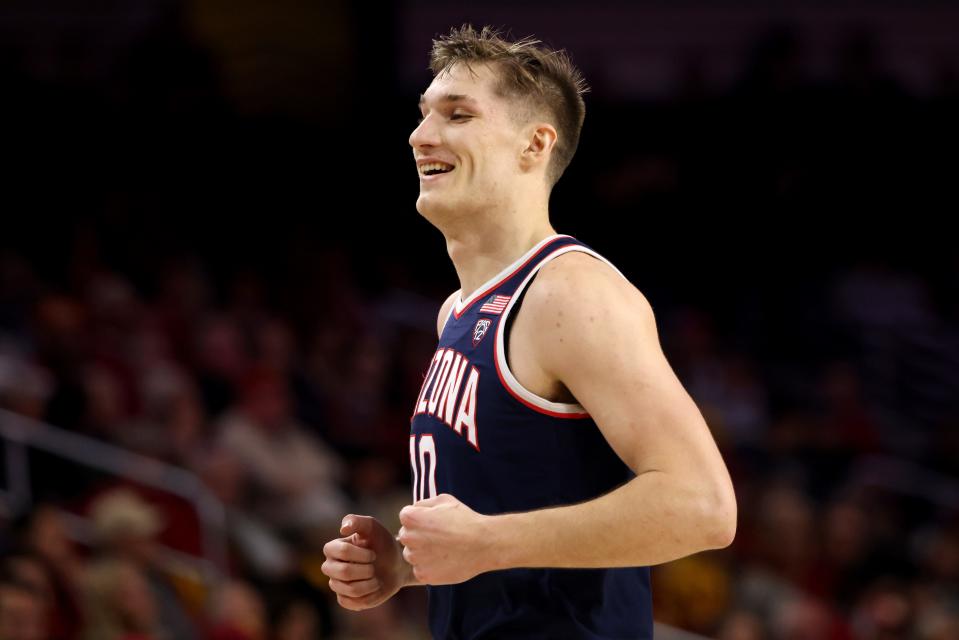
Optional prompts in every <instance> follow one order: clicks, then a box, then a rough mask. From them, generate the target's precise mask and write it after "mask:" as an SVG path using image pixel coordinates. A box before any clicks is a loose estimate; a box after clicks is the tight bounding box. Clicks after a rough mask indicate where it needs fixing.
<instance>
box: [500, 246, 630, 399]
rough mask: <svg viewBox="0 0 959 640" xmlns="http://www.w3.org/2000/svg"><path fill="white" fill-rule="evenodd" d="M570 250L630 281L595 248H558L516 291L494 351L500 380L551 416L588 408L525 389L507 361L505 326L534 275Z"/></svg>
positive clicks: (514, 392) (532, 271)
mask: <svg viewBox="0 0 959 640" xmlns="http://www.w3.org/2000/svg"><path fill="white" fill-rule="evenodd" d="M570 251H580V252H582V253H586V254H589V255H591V256H593V257H594V258H597V259H599V260H602V261H603V262H605V263H606V264H608V265H609V266H610V268H612V269H613V271H615V272H616V273H618V274H619V275H620V276H622V277H623V279H627V278H626V276H624V275H623V273H622V272H621V271H620V270H619V269H617V268H616V267H615V266H613V264H612V263H611V262H610V261H609V260H607V259H606V258H604V257H603V256H601V255H599V254H598V253H596V252H595V251H593V250H592V249H587V248H586V247H584V246H582V245H578V244H572V245H567V246H565V247H562V248H560V249H557V250H556V251H553V252H552V253H550V254H549V255H547V256H546V257H545V258H543V259H542V260H541V261H540V262H539V264H537V265H536V266H535V267H533V269H532V270H531V271H530V272H529V274H528V275H527V276H526V278H525V279H524V280H523V281H522V282H521V283H520V285H519V287H517V288H516V291H515V292H514V293H513V297H512V299H511V300H510V301H509V304H508V305H506V309H505V310H504V311H503V315H502V316H501V318H500V321H499V325H498V326H497V328H496V342H495V344H494V347H493V352H494V355H493V357H494V358H495V359H496V366H497V368H498V370H499V373H500V380H501V381H502V382H503V383H504V384H505V385H506V386H507V387H508V390H509V391H511V392H512V393H513V394H514V395H517V396H519V397H520V398H522V399H524V400H525V401H526V402H528V403H529V404H530V405H532V406H533V408H539V409H542V410H543V411H546V412H549V413H560V414H585V413H586V409H584V408H583V407H582V405H580V404H576V403H566V402H552V401H550V400H547V399H546V398H543V397H541V396H538V395H536V394H535V393H533V392H532V391H530V390H529V389H527V388H526V387H524V386H523V385H522V384H520V382H519V380H517V379H516V377H515V376H514V375H513V372H512V371H510V368H509V364H508V363H507V361H506V350H505V349H504V346H503V340H504V334H505V327H506V323H507V320H506V319H507V317H508V316H509V313H510V311H512V310H513V305H514V304H516V301H517V300H519V299H520V298H521V297H522V293H523V290H524V289H526V286H527V285H528V284H529V283H530V281H531V280H532V279H533V276H535V275H536V272H538V271H539V270H540V269H542V268H543V266H544V265H545V264H546V263H547V262H549V261H550V260H553V259H555V258H557V257H559V256H561V255H563V254H564V253H569V252H570Z"/></svg>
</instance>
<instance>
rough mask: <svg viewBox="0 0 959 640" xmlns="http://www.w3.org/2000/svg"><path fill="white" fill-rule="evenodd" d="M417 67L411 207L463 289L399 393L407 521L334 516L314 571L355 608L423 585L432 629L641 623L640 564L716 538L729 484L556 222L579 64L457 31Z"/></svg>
mask: <svg viewBox="0 0 959 640" xmlns="http://www.w3.org/2000/svg"><path fill="white" fill-rule="evenodd" d="M431 63H432V64H431V66H432V70H433V73H434V79H433V82H432V83H431V84H430V86H429V88H428V89H427V90H426V92H425V93H424V94H423V96H422V98H421V101H420V110H421V112H422V120H421V121H420V123H419V126H417V127H416V129H415V130H414V131H413V133H412V135H411V136H410V146H412V148H413V158H414V160H415V163H416V168H417V170H418V172H419V180H420V195H419V198H418V200H417V203H416V207H417V209H418V211H419V212H420V213H421V214H422V215H423V216H425V217H426V219H427V220H429V221H430V222H431V223H433V224H434V225H435V226H436V227H438V228H439V229H440V231H442V232H443V235H444V236H445V238H446V243H447V249H448V251H449V255H450V258H451V259H452V261H453V265H454V267H455V268H456V272H457V275H458V276H459V280H460V284H461V288H460V290H459V291H457V292H455V293H453V294H452V295H451V296H450V297H449V298H448V299H447V300H446V302H445V303H444V304H443V305H442V308H441V309H440V312H439V316H438V318H437V332H438V333H439V347H438V349H437V351H436V353H435V355H434V356H433V358H432V360H431V362H430V365H429V368H428V370H427V373H426V378H425V380H424V383H423V386H422V389H421V391H420V394H419V397H418V398H417V399H416V401H415V403H414V407H413V418H412V429H411V434H410V444H409V446H410V463H411V465H412V476H413V502H412V504H411V505H410V506H407V507H404V508H403V510H402V511H401V512H400V514H399V515H400V521H401V523H402V528H401V529H400V531H399V534H398V536H397V537H396V538H395V539H394V537H393V536H392V535H391V533H390V532H389V531H387V530H386V528H385V527H384V526H383V525H382V524H380V523H379V522H378V521H376V520H374V519H372V518H370V517H368V516H360V515H348V516H346V517H345V518H344V519H343V527H342V529H341V533H342V535H343V536H344V537H342V538H339V539H336V540H333V541H331V542H329V543H327V545H326V546H325V548H324V551H325V553H326V556H327V560H326V562H325V563H324V565H323V570H324V572H325V573H326V574H327V575H328V576H329V577H330V587H331V588H332V589H333V591H335V592H336V593H337V600H338V601H339V603H340V604H341V605H342V606H343V607H346V608H347V609H352V610H362V609H365V608H368V607H373V606H376V605H378V604H380V603H382V602H384V601H385V600H387V599H388V598H390V597H391V596H392V595H393V594H395V593H396V592H397V591H398V590H399V589H400V588H402V587H404V586H408V585H416V584H426V585H429V625H430V630H431V632H432V634H433V636H434V637H435V638H459V639H467V638H497V639H503V638H523V639H530V638H551V639H552V638H590V639H593V638H631V639H637V638H652V621H653V616H652V610H651V599H650V585H649V568H648V567H649V566H650V565H654V564H657V563H661V562H668V561H670V560H674V559H676V558H680V557H682V556H685V555H688V554H691V553H696V552H698V551H702V550H706V549H718V548H721V547H725V546H727V545H729V544H730V543H731V541H732V539H733V536H734V535H735V530H736V498H735V495H734V492H733V487H732V484H731V482H730V478H729V474H728V472H727V470H726V467H725V465H724V463H723V460H722V458H721V456H720V453H719V451H718V449H717V448H716V445H715V443H714V441H713V439H712V437H711V435H710V432H709V429H708V428H707V426H706V424H705V422H704V420H703V417H702V415H701V414H700V412H699V411H698V409H697V408H696V405H695V404H694V403H693V401H692V400H691V399H690V397H689V395H688V394H687V393H686V391H685V390H684V389H683V387H682V385H681V384H680V382H679V381H678V380H677V378H676V376H675V374H674V373H673V371H672V369H671V367H670V366H669V364H668V363H667V361H666V359H665V357H664V356H663V353H662V350H661V348H660V345H659V339H658V337H657V332H656V326H655V322H654V318H653V312H652V310H651V308H650V306H649V303H648V302H647V301H646V299H645V298H644V297H643V295H642V294H641V293H640V292H639V291H638V290H637V289H636V288H635V287H633V286H632V285H631V284H630V283H629V282H628V281H627V280H626V279H625V278H624V277H623V276H622V275H621V274H620V273H619V272H618V271H617V270H616V269H615V268H614V267H613V266H612V265H610V264H609V263H608V262H607V261H606V260H605V259H603V258H602V257H601V256H600V255H598V254H597V253H596V252H594V251H593V250H592V249H590V248H588V247H586V246H585V245H584V244H582V243H581V242H579V241H578V240H575V239H574V238H571V237H569V236H565V235H557V234H556V232H555V231H554V230H553V228H552V227H551V225H550V221H549V211H548V202H549V195H550V191H551V189H552V187H553V185H554V184H555V183H556V181H557V180H558V179H559V177H560V175H561V174H562V173H563V170H564V169H565V168H566V166H567V165H568V164H569V162H570V159H571V158H572V156H573V153H574V151H575V150H576V145H577V142H578V138H579V133H580V129H581V127H582V122H583V117H584V113H585V107H584V104H583V100H582V97H581V94H582V93H583V91H584V84H583V81H582V78H581V76H580V74H579V72H578V71H577V70H576V69H575V68H574V67H573V66H572V64H571V63H570V61H569V59H568V58H567V57H566V55H565V54H564V53H562V52H556V51H550V50H548V49H546V48H544V47H543V46H542V45H541V44H540V43H538V42H537V41H534V40H531V39H526V40H521V41H519V42H508V41H505V40H503V39H501V38H500V37H499V36H498V35H497V34H495V33H494V32H492V31H491V30H489V29H483V30H482V31H476V30H474V29H473V28H471V27H463V28H462V29H456V30H453V31H452V32H451V34H450V35H449V36H447V37H443V38H441V39H439V40H437V41H434V43H433V50H432V59H431ZM653 241H654V240H652V239H647V238H643V237H638V238H637V243H638V244H637V248H638V249H639V250H642V246H643V243H648V242H653Z"/></svg>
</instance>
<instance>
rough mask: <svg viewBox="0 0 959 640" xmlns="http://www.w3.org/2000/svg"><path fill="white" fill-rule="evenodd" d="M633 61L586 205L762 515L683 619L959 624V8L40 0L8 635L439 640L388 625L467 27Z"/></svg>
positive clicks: (25, 111)
mask: <svg viewBox="0 0 959 640" xmlns="http://www.w3.org/2000/svg"><path fill="white" fill-rule="evenodd" d="M463 22H472V23H474V24H492V25H504V26H508V27H509V28H510V29H511V30H512V33H513V34H515V35H526V34H535V35H537V36H538V37H540V38H542V39H543V40H545V41H547V42H549V43H550V44H552V45H557V46H562V47H565V48H567V49H568V50H569V51H570V52H571V54H572V57H573V59H574V61H575V62H576V63H577V64H578V65H579V66H580V67H581V68H582V69H583V71H584V74H585V76H586V78H587V80H588V81H589V83H590V84H591V86H592V91H591V92H590V93H589V94H588V96H587V117H586V124H585V128H584V132H583V138H582V142H581V145H580V149H579V151H578V155H577V157H576V158H575V159H574V161H573V163H572V165H571V168H570V169H569V171H568V172H567V174H566V176H565V177H564V178H563V180H561V181H560V183H559V184H558V186H557V188H556V190H555V192H554V196H553V200H552V203H551V210H552V215H553V220H554V226H555V227H556V228H557V229H558V230H559V231H560V232H562V233H570V234H572V235H575V236H577V237H579V238H581V239H582V240H583V241H585V242H587V243H588V244H590V245H592V246H593V247H595V248H596V249H597V250H598V251H600V252H601V253H603V254H604V255H605V256H607V257H608V258H609V259H610V260H611V261H612V262H613V263H615V264H617V265H618V266H619V267H620V268H621V269H622V270H623V271H624V273H625V274H626V275H627V276H628V277H629V278H630V279H631V280H632V282H633V283H635V284H636V285H637V286H638V287H639V288H640V289H641V290H642V291H643V292H644V293H645V295H646V296H647V298H649V300H650V301H651V302H652V304H653V307H654V308H655V310H656V313H657V318H658V322H659V330H660V335H661V339H662V341H663V345H664V349H665V351H666V354H667V356H668V357H669V359H670V361H671V363H672V364H673V366H674V368H675V369H676V371H677V373H678V374H679V376H680V378H681V380H682V381H683V383H684V384H685V386H686V387H687V388H688V389H689V391H690V393H691V394H692V396H693V398H694V399H695V400H696V402H697V404H698V405H699V407H700V408H701V410H702V411H703V413H704V415H705V416H706V418H707V421H708V423H709V425H710V427H711V429H712V430H713V434H714V436H715V438H716V439H717V441H718V443H719V445H720V448H721V449H722V452H723V455H724V457H725V459H726V461H727V464H728V465H729V468H730V472H731V474H732V476H733V480H734V483H735V485H736V489H737V496H738V501H739V515H740V521H739V528H738V533H737V538H736V541H735V542H734V544H733V545H732V546H731V547H730V548H728V549H724V550H721V551H716V552H709V553H703V554H698V555H695V556H692V557H689V558H686V559H683V560H680V561H677V562H673V563H669V564H666V565H662V566H658V567H656V568H655V569H654V571H653V576H654V588H653V591H654V598H655V611H656V616H657V620H658V628H657V637H658V638H664V639H667V640H668V639H669V638H676V639H677V640H678V639H682V638H686V637H689V635H688V634H697V635H699V636H705V637H710V638H718V639H720V640H779V639H782V640H806V639H817V640H819V639H825V640H847V639H848V640H860V639H861V640H872V639H875V640H880V639H881V640H894V639H898V638H902V639H907V638H908V639H913V638H915V639H919V640H950V639H955V638H959V517H957V516H959V477H957V464H956V461H957V460H959V252H957V250H956V246H955V242H954V236H953V235H952V233H951V232H949V231H947V226H948V220H949V219H951V218H952V217H954V216H955V212H956V211H959V203H957V198H956V189H955V180H956V175H959V173H957V169H959V167H957V160H956V154H955V150H956V148H957V147H959V145H957V143H959V139H957V127H956V117H955V114H956V112H957V108H959V40H957V38H956V37H955V34H956V25H959V6H956V5H955V4H953V3H949V2H945V1H935V0H917V1H915V2H902V1H895V0H882V1H877V2H869V3H865V2H853V1H842V2H825V1H818V0H817V1H812V2H798V1H795V0H794V1H784V2H781V3H775V5H773V4H768V3H764V2H759V1H758V0H738V1H733V0H721V1H714V2H707V1H705V0H682V1H681V2H675V3H665V2H643V3H626V2H615V1H607V2H594V3H588V4H583V3H577V2H571V1H563V2H545V1H543V0H533V1H530V2H525V3H522V4H521V5H520V6H517V5H516V4H515V3H509V2H506V1H505V0H493V1H491V2H486V3H483V6H482V8H475V7H473V8H471V7H470V6H469V5H468V4H467V3H457V2H452V3H441V4H438V3H426V2H424V1H422V0H408V1H406V2H396V3H386V4H384V5H382V6H376V7H375V8H373V7H370V6H366V5H356V4H353V3H348V2H345V1H343V0H329V1H324V2H307V1H305V0H278V1H277V2H271V3H262V2H254V1H252V0H233V1H232V2H229V3H227V2H218V1H215V0H137V1H134V2H130V1H126V2H118V1H116V0H104V1H102V2H97V3H71V2H63V1H61V0H7V2H5V3H3V4H2V5H0V82H2V87H3V96H4V97H3V100H2V101H0V116H2V119H3V122H4V124H5V125H6V126H5V127H4V130H5V132H4V135H3V138H4V142H3V148H4V151H5V155H6V156H7V159H8V165H7V168H6V170H5V178H6V179H5V180H4V190H3V192H4V200H3V204H2V205H0V207H2V212H3V213H2V219H3V227H2V229H3V230H2V233H0V437H2V443H3V446H4V454H3V455H2V456H0V478H2V481H0V489H2V491H0V522H2V525H0V545H2V551H3V560H2V565H0V567H2V578H0V640H18V639H24V640H26V639H32V640H43V639H51V640H72V639H78V640H79V639H91V640H111V639H113V638H126V639H128V640H132V639H133V638H138V639H143V638H150V639H154V638H155V639H157V640H160V639H164V638H172V639H176V640H191V639H200V638H204V639H206V638H209V639H213V640H241V639H245V640H267V639H277V640H281V639H282V640H294V639H307V638H311V639H315V638H335V639H342V640H346V639H348V638H369V639H379V638H383V639H390V640H394V639H404V638H409V639H415V638H425V637H427V632H426V630H425V626H424V621H425V607H426V602H425V595H424V594H423V593H422V591H423V590H422V589H406V590H404V591H403V592H401V593H400V595H399V596H398V597H397V598H394V599H393V600H391V601H390V602H389V603H387V604H386V605H383V606H381V607H379V608H377V609H375V610H371V611H369V612H365V613H363V614H349V613H347V612H344V611H343V610H340V609H339V608H338V607H337V606H336V601H335V599H334V598H333V597H332V595H331V593H330V591H329V590H328V588H327V586H326V584H325V577H324V576H323V575H322V573H321V572H320V570H319V565H320V563H321V562H322V558H323V555H322V551H321V547H322V544H323V542H324V541H326V540H328V539H329V538H330V537H332V536H335V535H336V534H337V530H338V526H339V521H340V517H341V516H342V515H343V514H345V513H349V512H355V513H369V514H372V515H376V516H377V517H379V518H380V519H381V520H382V521H383V522H384V523H390V525H391V526H393V528H394V530H395V529H396V528H398V523H397V515H396V514H397V512H398V510H399V508H401V507H402V506H403V505H405V504H407V503H408V502H409V501H410V499H409V495H410V494H409V472H408V468H407V466H408V458H407V449H406V440H407V438H408V426H407V425H408V419H409V410H410V407H411V405H412V403H413V400H414V398H415V397H416V395H417V392H418V390H419V386H420V383H421V380H422V374H423V366H424V364H425V363H426V362H427V359H428V357H429V355H430V354H431V353H432V351H433V347H434V346H435V339H436V336H435V317H436V311H437V309H438V307H439V304H440V302H441V301H442V300H443V299H444V298H445V297H446V296H447V295H448V294H449V293H450V292H451V291H453V290H455V289H456V288H457V280H456V276H455V273H454V272H453V270H452V269H451V268H450V266H449V262H448V257H447V255H446V252H445V247H444V245H443V242H442V237H441V236H440V234H438V233H437V232H436V231H435V230H434V229H433V228H432V227H430V226H429V224H428V223H426V222H425V221H424V220H422V219H420V218H419V216H418V215H417V213H416V211H415V209H414V206H413V205H414V201H415V195H416V188H417V187H416V182H415V180H414V177H413V176H414V168H413V164H412V162H411V158H410V155H409V147H408V145H407V137H408V135H409V133H410V131H411V130H412V128H413V126H415V121H416V117H417V111H416V101H417V96H418V94H419V93H420V92H421V91H422V90H423V88H424V87H425V86H426V85H427V84H428V82H429V78H430V76H429V72H428V70H427V64H426V63H427V61H426V51H427V49H428V47H429V43H430V40H431V38H433V37H434V36H435V35H437V34H439V33H443V32H445V31H447V30H448V29H449V27H450V26H453V25H458V24H461V23H463Z"/></svg>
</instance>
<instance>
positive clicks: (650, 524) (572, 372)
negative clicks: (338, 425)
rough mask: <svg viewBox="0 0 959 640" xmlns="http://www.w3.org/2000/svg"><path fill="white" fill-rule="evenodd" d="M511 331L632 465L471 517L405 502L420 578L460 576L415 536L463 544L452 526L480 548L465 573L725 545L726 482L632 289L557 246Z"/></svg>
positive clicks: (461, 508) (652, 560)
mask: <svg viewBox="0 0 959 640" xmlns="http://www.w3.org/2000/svg"><path fill="white" fill-rule="evenodd" d="M513 335H514V339H515V340H517V341H525V342H526V344H528V345H529V348H528V350H526V351H525V354H526V355H527V356H528V357H530V358H532V360H533V364H534V368H533V369H532V370H533V371H534V372H539V373H540V374H541V375H542V376H543V379H545V380H550V381H553V382H557V383H559V384H560V386H561V387H565V388H566V389H568V390H569V392H570V393H571V394H572V395H573V396H574V397H575V398H576V399H577V401H578V402H579V403H580V404H582V405H583V406H584V407H585V408H586V410H587V411H588V412H589V413H590V415H591V416H592V417H593V419H594V420H595V421H596V423H597V425H598V426H599V428H600V430H601V431H602V433H603V435H604V436H605V438H606V440H607V441H608V442H609V444H610V446H611V447H612V448H613V450H614V451H615V452H616V453H617V454H618V455H619V457H620V458H621V459H622V460H623V461H624V462H625V463H626V464H627V465H629V467H630V468H631V469H632V470H633V471H634V472H635V473H636V474H637V475H636V477H635V478H633V479H632V480H630V481H629V482H627V483H625V484H624V485H622V486H620V487H619V488H617V489H615V490H614V491H611V492H610V493H607V494H605V495H603V496H600V497H598V498H595V499H593V500H589V501H587V502H583V503H580V504H575V505H569V506H563V507H557V508H550V509H543V510H538V511H532V512H526V513H513V514H504V515H496V516H479V515H478V514H473V513H472V512H471V511H469V509H468V508H466V507H465V505H462V504H460V503H458V502H456V501H455V500H452V499H450V498H449V497H448V496H445V497H441V498H437V499H434V501H435V502H431V501H427V503H426V504H424V503H419V505H420V506H413V507H406V508H405V509H404V511H403V512H402V513H401V520H404V522H403V524H404V528H405V529H407V530H408V531H409V532H410V533H407V531H401V536H400V540H401V542H402V541H403V538H404V534H407V535H411V536H412V538H413V540H412V544H413V547H414V548H413V554H412V558H410V555H409V554H406V555H407V559H408V560H410V562H411V563H412V564H413V565H414V569H415V572H416V573H417V576H418V578H419V579H421V580H424V581H426V582H433V581H437V582H443V581H446V580H448V579H452V580H454V581H455V580H456V579H458V578H460V577H462V576H463V574H462V572H461V574H459V575H457V574H455V573H447V572H444V570H442V562H439V561H436V562H433V560H434V558H431V557H430V556H429V555H425V554H424V553H423V552H422V550H421V549H420V548H419V542H420V541H421V540H430V541H431V543H432V544H431V546H434V547H442V546H444V545H445V544H447V543H450V544H462V542H463V541H462V540H456V536H457V535H462V536H467V535H471V534H469V533H468V531H469V530H470V529H474V530H476V531H477V532H478V533H476V534H472V535H473V537H474V538H475V539H476V540H475V544H476V545H477V548H478V549H479V550H480V553H478V554H475V557H476V560H475V562H474V563H473V565H472V566H470V567H467V568H466V571H465V572H466V573H470V572H473V575H475V573H480V572H482V571H488V570H492V569H505V568H511V567H614V566H645V565H654V564H659V563H662V562H668V561H670V560H674V559H676V558H679V557H682V556H686V555H689V554H691V553H696V552H698V551H702V550H706V549H714V548H721V547H725V546H728V545H729V544H730V543H731V541H732V539H733V537H734V535H735V530H736V498H735V494H734V491H733V487H732V482H731V481H730V478H729V474H728V472H727V470H726V467H725V464H724V463H723V460H722V457H721V455H720V453H719V450H718V449H717V447H716V444H715V442H714V441H713V439H712V436H711V434H710V432H709V429H708V427H707V426H706V423H705V421H704V420H703V417H702V415H701V414H700V412H699V410H698V409H697V407H696V405H695V404H694V403H693V401H692V399H691V398H690V397H689V395H688V394H687V393H686V391H685V389H684V388H683V387H682V385H681V383H680V382H679V380H678V379H677V378H676V375H675V374H674V372H673V370H672V368H671V367H670V366H669V363H668V362H667V361H666V358H665V356H664V355H663V352H662V349H661V348H660V344H659V338H658V335H657V331H656V325H655V320H654V316H653V312H652V309H651V308H650V306H649V303H648V302H647V301H646V299H645V298H644V297H643V295H642V294H641V293H640V292H639V291H637V290H636V288H635V287H633V286H632V285H630V284H629V283H628V282H626V281H625V280H624V279H623V278H621V277H620V276H619V275H618V274H617V273H615V272H614V271H613V270H612V269H611V268H609V267H608V266H607V265H605V264H604V263H602V262H600V261H598V260H596V259H595V258H592V257H590V256H588V255H585V254H581V253H570V254H567V255H563V256H560V257H558V258H556V259H555V260H554V261H553V262H551V263H550V264H548V265H546V266H545V267H544V268H543V269H542V270H541V271H540V273H539V274H538V275H537V277H536V279H535V280H534V281H533V284H532V285H531V286H530V289H529V291H528V292H527V295H526V299H525V300H524V302H523V306H522V308H521V313H520V315H519V316H518V317H517V320H516V323H515V325H514V328H513ZM534 377H536V376H534ZM520 381H521V382H523V380H522V378H521V379H520ZM570 428H575V425H570ZM431 507H432V508H431ZM474 516H475V518H474ZM439 519H444V520H445V521H446V525H440V524H439V523H438V520H439ZM447 534H449V535H450V536H451V537H450V538H449V539H448V540H447V539H446V538H445V537H444V536H446V535H447ZM404 544H405V543H404ZM461 558H462V556H461ZM461 561H462V559H461ZM417 565H422V566H417Z"/></svg>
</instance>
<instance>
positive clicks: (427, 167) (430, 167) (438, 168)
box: [420, 162, 453, 175]
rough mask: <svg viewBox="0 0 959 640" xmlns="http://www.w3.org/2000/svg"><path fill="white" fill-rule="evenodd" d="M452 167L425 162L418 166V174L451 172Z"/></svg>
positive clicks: (440, 163)
mask: <svg viewBox="0 0 959 640" xmlns="http://www.w3.org/2000/svg"><path fill="white" fill-rule="evenodd" d="M452 170H453V165H451V164H446V163H445V162H427V163H426V164H421V165H420V173H423V174H427V175H428V174H430V173H431V172H434V171H435V172H441V173H445V172H447V171H452Z"/></svg>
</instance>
